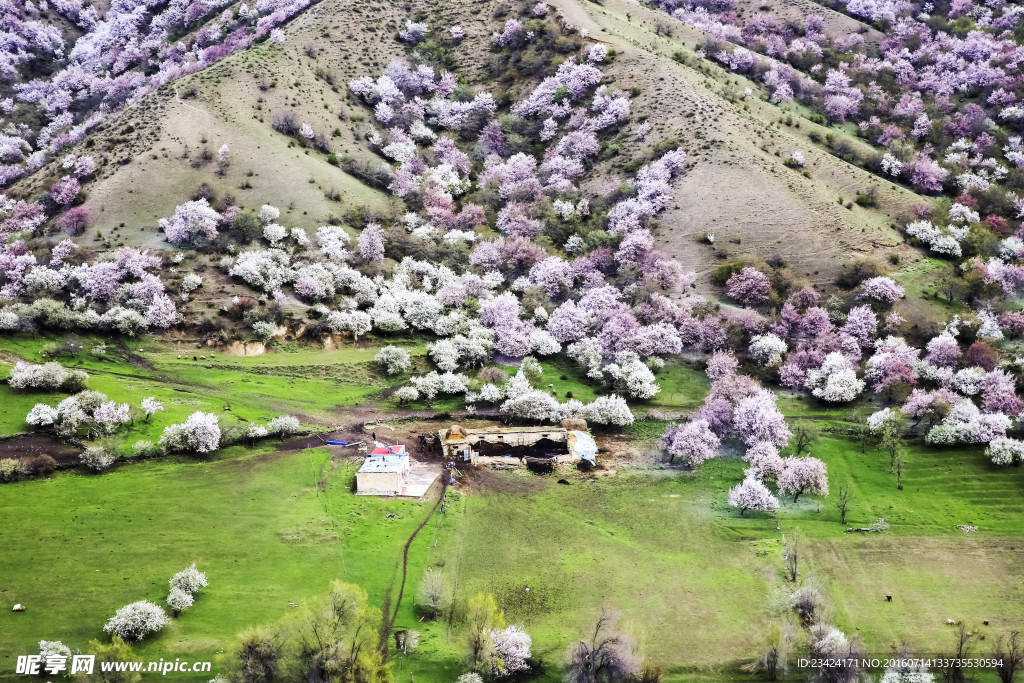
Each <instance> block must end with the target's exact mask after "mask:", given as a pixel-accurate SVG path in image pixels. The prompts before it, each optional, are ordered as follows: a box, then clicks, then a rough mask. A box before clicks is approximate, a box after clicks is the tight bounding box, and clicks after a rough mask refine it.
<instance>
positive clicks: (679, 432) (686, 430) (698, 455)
mask: <svg viewBox="0 0 1024 683" xmlns="http://www.w3.org/2000/svg"><path fill="white" fill-rule="evenodd" d="M662 440H663V442H664V443H665V449H666V450H667V451H668V454H669V458H670V459H669V461H670V462H675V459H676V457H677V456H678V457H680V458H682V459H683V461H684V462H685V463H686V464H687V465H688V466H689V467H690V468H696V467H698V466H699V465H700V464H701V463H702V462H704V461H705V460H707V459H708V458H713V457H715V456H716V455H717V454H718V447H719V446H720V445H721V442H720V441H719V439H718V437H717V436H716V435H715V433H714V432H713V431H711V427H710V425H709V424H708V422H707V420H701V419H697V420H693V421H692V422H687V423H686V424H684V425H682V426H675V427H671V428H669V430H668V431H666V432H665V434H664V435H663V436H662Z"/></svg>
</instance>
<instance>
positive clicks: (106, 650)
mask: <svg viewBox="0 0 1024 683" xmlns="http://www.w3.org/2000/svg"><path fill="white" fill-rule="evenodd" d="M88 652H90V653H92V654H94V655H96V662H95V664H94V666H93V672H92V673H91V674H85V673H76V674H75V681H76V683H138V681H140V680H142V675H141V674H140V673H139V672H137V671H115V670H113V667H112V668H111V669H112V670H110V671H104V670H103V664H105V663H108V662H137V661H139V658H138V657H137V656H136V655H135V653H134V652H133V651H132V648H131V646H130V645H128V643H126V642H124V640H122V639H121V638H120V637H118V636H114V637H113V638H111V642H109V643H103V642H100V641H98V640H90V641H89V648H88Z"/></svg>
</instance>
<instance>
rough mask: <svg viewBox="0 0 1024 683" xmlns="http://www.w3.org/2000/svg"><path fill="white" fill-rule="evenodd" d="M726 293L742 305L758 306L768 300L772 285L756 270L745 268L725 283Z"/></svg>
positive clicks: (765, 276) (766, 277)
mask: <svg viewBox="0 0 1024 683" xmlns="http://www.w3.org/2000/svg"><path fill="white" fill-rule="evenodd" d="M725 286H726V293H727V294H728V295H729V296H730V297H731V298H733V299H735V300H736V301H739V302H740V303H742V304H759V303H762V302H764V301H767V300H768V295H769V294H770V293H771V291H772V284H771V282H770V281H769V280H768V276H767V275H765V274H764V273H762V272H761V271H759V270H757V269H756V268H751V267H750V266H746V267H744V268H743V270H741V271H740V272H738V273H735V274H734V275H733V276H732V277H730V278H729V280H728V281H727V282H726V283H725Z"/></svg>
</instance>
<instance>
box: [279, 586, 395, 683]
mask: <svg viewBox="0 0 1024 683" xmlns="http://www.w3.org/2000/svg"><path fill="white" fill-rule="evenodd" d="M381 619H382V614H381V611H380V610H379V609H377V608H375V607H370V606H368V605H367V597H366V592H365V591H364V590H363V589H361V588H360V587H359V586H355V585H353V584H348V583H342V582H341V581H334V582H332V583H331V590H330V593H328V595H327V596H326V597H323V598H315V599H313V600H310V601H308V602H306V603H305V604H304V605H303V606H302V608H301V610H300V612H299V614H298V615H297V616H296V618H295V619H294V620H292V622H291V624H290V633H289V635H290V638H291V640H292V641H293V642H292V645H293V648H294V657H295V659H296V660H297V665H298V669H299V670H300V672H301V678H303V679H307V680H311V681H328V680H344V681H362V682H365V683H390V681H391V680H392V674H391V670H390V668H389V666H388V664H387V663H386V662H385V660H384V655H383V654H382V653H381V652H380V651H379V650H378V649H377V648H376V636H377V627H378V626H379V624H380V622H381Z"/></svg>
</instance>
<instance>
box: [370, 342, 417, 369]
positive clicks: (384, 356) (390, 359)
mask: <svg viewBox="0 0 1024 683" xmlns="http://www.w3.org/2000/svg"><path fill="white" fill-rule="evenodd" d="M373 360H374V362H375V363H376V364H377V365H379V366H380V367H381V368H382V369H383V370H384V372H385V373H386V374H388V375H392V376H393V375H401V374H402V373H404V372H408V371H409V369H410V368H411V367H412V357H411V356H410V355H409V352H408V351H406V350H405V349H403V348H399V347H397V346H390V345H389V346H385V347H383V348H382V349H381V350H380V351H378V352H377V355H376V356H374V357H373Z"/></svg>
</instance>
